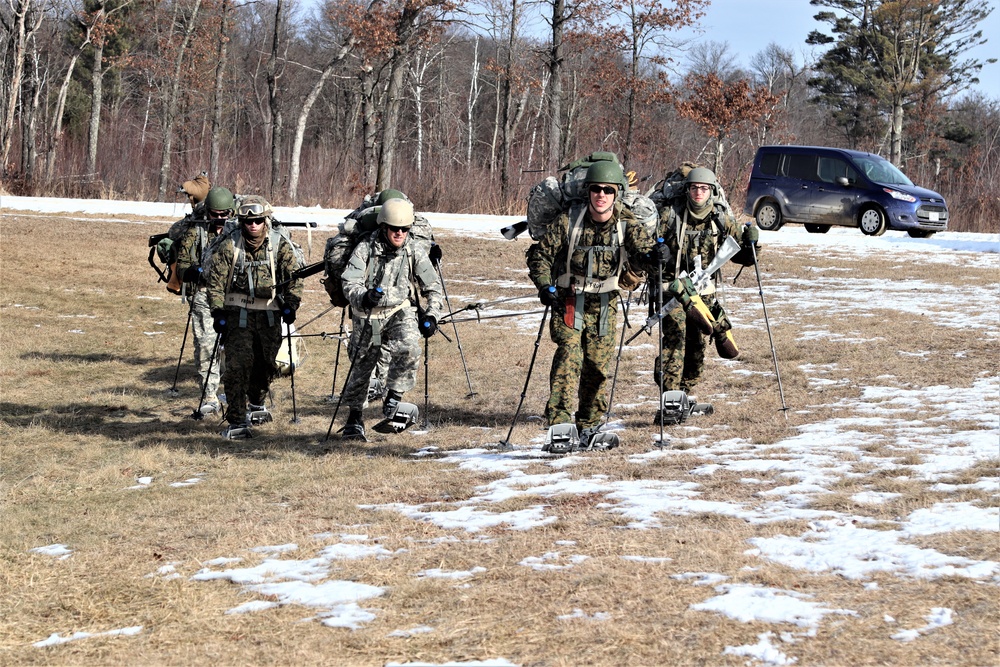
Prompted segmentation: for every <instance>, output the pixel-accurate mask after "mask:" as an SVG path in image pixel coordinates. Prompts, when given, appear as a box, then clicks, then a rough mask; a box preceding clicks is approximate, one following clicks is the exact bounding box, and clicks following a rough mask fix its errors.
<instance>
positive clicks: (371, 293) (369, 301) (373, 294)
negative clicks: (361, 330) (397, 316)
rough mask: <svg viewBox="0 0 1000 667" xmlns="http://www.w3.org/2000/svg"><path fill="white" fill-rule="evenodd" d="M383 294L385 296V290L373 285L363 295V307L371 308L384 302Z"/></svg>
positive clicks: (365, 308)
mask: <svg viewBox="0 0 1000 667" xmlns="http://www.w3.org/2000/svg"><path fill="white" fill-rule="evenodd" d="M383 296H385V292H383V291H382V288H381V287H372V288H371V289H370V290H368V291H367V292H365V295H364V296H363V297H361V307H362V308H363V309H364V310H371V309H372V308H374V307H375V306H377V305H379V304H380V303H382V297H383Z"/></svg>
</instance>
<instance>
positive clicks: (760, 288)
mask: <svg viewBox="0 0 1000 667" xmlns="http://www.w3.org/2000/svg"><path fill="white" fill-rule="evenodd" d="M750 253H751V254H752V255H753V268H754V271H755V272H756V273H757V292H758V293H759V294H760V307H761V308H762V309H763V310H764V325H765V326H766V327H767V340H768V341H769V342H770V343H771V360H772V361H773V362H774V376H775V377H776V378H778V396H779V397H780V398H781V414H783V415H784V416H785V421H788V406H787V405H785V391H784V390H783V389H782V388H781V373H779V372H778V352H777V351H776V350H775V349H774V337H773V336H772V335H771V323H770V321H768V319H767V304H766V303H764V285H763V284H762V283H761V281H760V265H759V264H757V247H756V245H755V244H753V243H751V244H750Z"/></svg>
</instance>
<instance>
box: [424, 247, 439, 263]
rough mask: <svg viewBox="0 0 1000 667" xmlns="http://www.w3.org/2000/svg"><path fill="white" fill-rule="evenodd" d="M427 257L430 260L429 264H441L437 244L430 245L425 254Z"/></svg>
mask: <svg viewBox="0 0 1000 667" xmlns="http://www.w3.org/2000/svg"><path fill="white" fill-rule="evenodd" d="M427 256H428V257H430V258H431V264H434V265H437V264H439V263H440V262H441V246H439V245H438V244H437V243H432V244H431V249H430V250H429V251H428V252H427Z"/></svg>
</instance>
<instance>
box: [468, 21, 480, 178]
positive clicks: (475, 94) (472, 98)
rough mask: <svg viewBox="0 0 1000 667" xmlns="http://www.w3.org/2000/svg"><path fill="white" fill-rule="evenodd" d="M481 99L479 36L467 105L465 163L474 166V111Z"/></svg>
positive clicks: (475, 46)
mask: <svg viewBox="0 0 1000 667" xmlns="http://www.w3.org/2000/svg"><path fill="white" fill-rule="evenodd" d="M478 99H479V37H478V36H477V37H476V41H475V44H474V45H473V47H472V72H471V73H470V75H469V101H468V104H466V107H465V137H466V141H465V164H466V166H467V167H469V168H470V169H471V168H472V144H473V141H474V139H475V135H476V132H475V127H474V120H473V113H472V112H473V111H474V110H475V108H476V100H478Z"/></svg>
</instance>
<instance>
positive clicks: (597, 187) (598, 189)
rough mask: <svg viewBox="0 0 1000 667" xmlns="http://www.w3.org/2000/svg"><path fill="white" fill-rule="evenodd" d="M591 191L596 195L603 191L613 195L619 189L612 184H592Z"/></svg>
mask: <svg viewBox="0 0 1000 667" xmlns="http://www.w3.org/2000/svg"><path fill="white" fill-rule="evenodd" d="M590 192H591V194H595V195H597V194H601V193H604V194H606V195H613V194H615V193H617V192H618V189H617V188H615V187H614V186H611V185H591V186H590Z"/></svg>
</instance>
